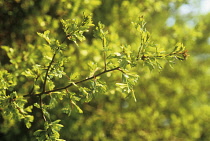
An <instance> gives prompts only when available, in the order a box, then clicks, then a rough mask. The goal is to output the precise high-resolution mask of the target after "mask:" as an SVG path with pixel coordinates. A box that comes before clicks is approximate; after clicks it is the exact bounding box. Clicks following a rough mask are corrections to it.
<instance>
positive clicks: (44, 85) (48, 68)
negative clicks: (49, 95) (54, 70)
mask: <svg viewBox="0 0 210 141" xmlns="http://www.w3.org/2000/svg"><path fill="white" fill-rule="evenodd" d="M55 55H56V53H54V54H53V57H52V60H51V62H50V64H49V66H48V67H47V71H46V74H45V77H44V84H43V90H42V92H45V88H46V82H47V76H48V73H49V71H50V68H51V66H52V63H53V61H54V59H55Z"/></svg>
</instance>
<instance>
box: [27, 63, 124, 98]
mask: <svg viewBox="0 0 210 141" xmlns="http://www.w3.org/2000/svg"><path fill="white" fill-rule="evenodd" d="M115 70H119V71H121V72H122V70H121V69H120V67H115V68H113V69H109V70H104V71H103V72H101V73H98V74H96V75H94V76H91V77H88V78H86V79H83V80H80V81H77V82H72V83H70V84H69V85H67V86H64V87H60V88H56V89H53V90H49V91H43V92H41V93H38V94H34V95H35V96H41V95H43V94H49V93H51V92H56V91H60V90H64V89H67V88H69V87H71V86H73V85H74V84H80V83H83V82H85V81H88V80H91V79H94V78H96V77H98V76H100V75H102V74H105V73H107V72H111V71H115ZM28 96H30V95H24V97H28Z"/></svg>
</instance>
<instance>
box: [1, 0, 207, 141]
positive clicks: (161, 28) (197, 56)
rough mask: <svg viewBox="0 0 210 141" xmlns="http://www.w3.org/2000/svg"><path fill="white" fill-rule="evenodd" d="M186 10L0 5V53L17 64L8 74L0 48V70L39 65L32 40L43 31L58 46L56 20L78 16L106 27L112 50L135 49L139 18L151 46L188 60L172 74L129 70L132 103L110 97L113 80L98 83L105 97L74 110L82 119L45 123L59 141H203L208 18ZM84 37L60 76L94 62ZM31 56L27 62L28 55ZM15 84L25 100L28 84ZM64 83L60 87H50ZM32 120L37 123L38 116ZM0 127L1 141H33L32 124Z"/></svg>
mask: <svg viewBox="0 0 210 141" xmlns="http://www.w3.org/2000/svg"><path fill="white" fill-rule="evenodd" d="M191 4H192V7H190V6H189V1H188V0H162V1H156V0H60V1H58V0H46V1H44V0H30V1H28V0H2V1H0V19H1V20H0V31H1V32H0V45H1V46H2V45H7V46H10V47H11V48H13V49H14V50H16V51H14V58H13V59H16V60H19V63H20V64H21V65H20V67H18V68H16V67H11V63H10V62H11V60H10V59H9V57H8V56H7V54H6V52H5V51H4V50H3V49H1V48H0V67H1V68H6V69H8V70H9V71H10V72H13V73H14V74H15V72H16V73H18V72H21V71H24V70H25V69H26V68H31V67H32V66H30V65H31V64H33V63H34V62H39V61H40V57H42V58H43V56H44V55H45V53H46V52H47V50H45V51H44V52H45V53H43V52H42V51H43V50H42V44H43V43H44V41H43V39H41V38H39V37H38V36H37V32H43V31H45V30H50V31H51V34H52V36H54V37H56V38H57V39H63V38H64V37H65V34H64V33H63V31H62V26H61V23H60V20H61V19H72V18H78V19H80V18H82V15H83V13H85V14H86V15H89V14H92V17H93V22H94V23H95V24H97V23H98V21H101V22H102V23H103V24H105V25H106V28H107V30H108V31H109V33H110V34H109V36H110V37H109V38H110V46H112V47H113V48H115V47H116V48H117V47H119V46H120V45H121V44H122V43H124V44H130V45H131V46H137V45H138V40H139V37H138V36H137V33H136V30H134V28H133V26H132V24H131V22H132V21H135V20H136V19H137V17H138V16H141V15H143V16H144V18H145V20H146V22H147V25H146V27H147V30H148V31H150V33H151V37H152V39H153V40H154V42H155V43H156V44H159V45H160V46H161V47H162V48H164V49H165V50H169V51H170V49H172V47H173V46H174V45H175V44H176V43H177V42H182V43H184V45H185V46H186V49H187V50H188V52H189V54H190V56H189V57H188V59H187V60H185V61H182V62H176V64H175V65H173V68H171V67H170V66H169V65H167V64H166V65H165V67H164V68H163V70H162V71H161V72H159V71H158V70H153V71H150V70H149V69H147V68H145V67H143V66H139V67H138V68H136V70H134V71H135V72H137V73H138V74H139V75H140V78H139V81H138V84H137V85H136V86H135V93H136V99H137V102H134V100H133V99H126V98H124V96H123V95H122V94H121V93H120V90H118V89H116V87H115V85H113V82H112V81H115V80H118V79H119V76H118V75H116V76H112V77H111V79H110V80H107V81H106V83H107V85H108V88H107V92H105V93H101V94H99V95H97V96H95V98H94V99H93V100H92V101H91V102H90V103H85V104H81V105H80V106H81V109H83V111H84V113H83V114H78V113H77V112H72V114H71V116H70V117H68V116H66V115H65V114H63V113H62V112H61V111H60V108H59V106H58V108H56V109H54V110H52V111H51V114H52V118H55V119H56V118H60V119H62V124H63V125H64V128H62V130H61V138H63V139H65V140H67V141H68V140H72V141H77V140H82V141H89V140H94V141H99V140H108V141H109V140H110V141H112V140H113V141H122V140H125V141H127V140H131V141H132V140H134V141H135V140H142V141H208V140H210V99H209V98H210V87H209V82H210V67H209V65H210V50H209V48H210V32H209V31H210V18H209V16H210V14H208V13H205V14H202V13H199V12H198V11H196V12H193V10H196V6H199V2H198V1H191ZM183 6H185V7H184V10H186V7H188V8H191V9H190V10H191V11H190V12H186V11H183ZM180 7H182V11H181V12H180ZM86 37H87V40H86V41H85V42H81V43H79V46H80V47H79V48H78V47H76V46H73V47H71V48H69V51H68V52H66V54H69V55H70V56H71V63H70V64H68V65H67V66H66V68H67V69H66V73H67V74H68V73H69V74H70V73H71V72H79V73H81V75H82V76H88V74H89V72H87V64H86V63H87V62H85V61H84V62H83V60H93V61H95V62H96V63H100V62H102V60H101V58H100V53H101V49H100V48H101V43H100V42H99V41H98V40H97V39H94V38H93V36H92V33H91V31H90V33H87V34H86ZM68 44H69V45H71V44H72V43H71V42H69V43H68ZM33 51H34V52H35V53H34V54H33V53H31V54H30V53H28V52H33ZM36 54H38V55H36ZM30 56H31V57H30ZM24 57H25V60H24ZM31 58H33V59H31ZM30 59H31V60H30ZM41 63H44V62H41ZM19 82H20V83H18V84H17V87H22V89H21V91H20V93H23V94H26V93H27V91H28V87H29V86H30V85H31V84H32V82H30V81H28V80H25V79H24V78H20V81H19ZM64 83H65V81H61V82H59V83H58V85H60V86H63V84H64ZM109 83H110V85H109ZM84 85H85V84H84ZM72 91H74V90H72ZM60 106H63V104H62V103H61V104H60ZM33 114H34V115H36V116H37V117H40V115H38V113H33ZM0 124H1V126H0V132H1V134H0V139H2V140H14V137H15V138H16V139H15V140H21V141H23V140H34V137H33V136H32V134H33V131H34V130H35V129H36V128H37V127H38V125H39V120H35V121H34V123H33V125H32V127H31V129H29V130H28V129H27V128H26V127H25V126H24V123H22V122H19V123H17V122H15V121H9V119H5V117H4V118H3V117H2V116H1V118H0Z"/></svg>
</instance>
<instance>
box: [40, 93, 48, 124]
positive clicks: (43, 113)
mask: <svg viewBox="0 0 210 141" xmlns="http://www.w3.org/2000/svg"><path fill="white" fill-rule="evenodd" d="M39 105H40V109H41V111H42V117H43V119H44V121H47V119H46V117H45V115H44V111H43V107H42V95H39Z"/></svg>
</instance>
